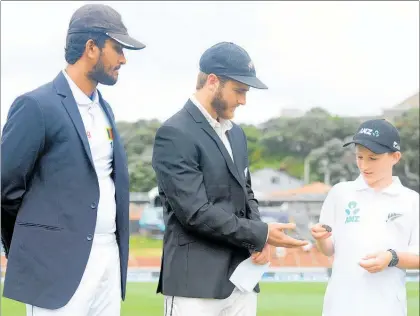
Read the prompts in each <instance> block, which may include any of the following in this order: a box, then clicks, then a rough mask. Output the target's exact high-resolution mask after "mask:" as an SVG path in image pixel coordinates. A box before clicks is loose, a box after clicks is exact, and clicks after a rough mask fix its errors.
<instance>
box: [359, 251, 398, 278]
mask: <svg viewBox="0 0 420 316" xmlns="http://www.w3.org/2000/svg"><path fill="white" fill-rule="evenodd" d="M391 260H392V254H391V253H390V252H389V251H383V252H379V253H375V254H370V255H367V256H365V257H364V258H362V261H361V262H360V263H359V265H360V266H361V267H362V268H363V269H365V270H366V271H368V272H370V273H377V272H381V271H382V270H384V269H385V268H387V267H388V264H389V263H390V262H391Z"/></svg>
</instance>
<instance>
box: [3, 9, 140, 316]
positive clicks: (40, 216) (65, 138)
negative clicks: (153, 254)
mask: <svg viewBox="0 0 420 316" xmlns="http://www.w3.org/2000/svg"><path fill="white" fill-rule="evenodd" d="M144 47H145V45H144V44H142V43H140V42H138V41H136V40H134V39H133V38H131V37H130V36H129V35H128V33H127V29H126V28H125V26H124V24H123V23H122V20H121V16H120V15H119V13H118V12H116V11H115V10H114V9H112V8H111V7H109V6H105V5H99V4H91V5H86V6H83V7H81V8H80V9H78V10H77V11H76V12H75V13H74V14H73V17H72V19H71V21H70V25H69V29H68V35H67V43H66V51H65V57H66V61H67V63H68V66H67V67H66V69H65V70H63V71H61V72H60V73H59V74H58V76H57V77H56V78H55V79H54V80H53V81H52V82H49V83H47V84H45V85H43V86H41V87H39V88H37V89H35V90H33V91H31V92H28V93H25V94H23V95H21V96H19V97H18V98H17V99H16V100H15V101H14V103H13V104H12V106H11V108H10V111H9V114H8V119H7V122H6V124H5V126H4V130H3V135H2V143H1V158H2V159H1V185H2V190H1V237H2V243H3V246H4V248H5V250H6V255H7V258H8V263H7V271H6V279H5V284H4V292H3V294H4V296H5V297H8V298H10V299H13V300H17V301H20V302H23V303H26V304H27V315H29V316H35V315H36V316H116V315H120V305H121V298H122V299H124V297H125V287H126V276H127V264H128V245H129V229H128V228H129V227H128V226H129V214H128V211H129V209H128V207H129V181H128V171H127V161H126V154H125V151H124V146H123V143H122V141H121V139H120V137H119V135H118V132H117V130H116V126H115V119H114V115H113V113H112V109H111V107H110V106H109V104H108V103H107V102H106V101H105V100H104V99H103V98H102V96H101V94H100V93H99V91H98V90H97V89H96V86H97V84H98V83H102V84H105V85H113V84H115V83H116V82H117V79H118V69H119V68H120V67H121V66H122V65H124V64H125V63H126V59H125V57H124V53H123V48H127V49H142V48H144Z"/></svg>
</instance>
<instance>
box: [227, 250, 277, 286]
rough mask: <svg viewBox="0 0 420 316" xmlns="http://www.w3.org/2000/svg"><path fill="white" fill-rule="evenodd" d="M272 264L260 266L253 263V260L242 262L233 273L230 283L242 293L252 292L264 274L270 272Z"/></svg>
mask: <svg viewBox="0 0 420 316" xmlns="http://www.w3.org/2000/svg"><path fill="white" fill-rule="evenodd" d="M269 266H270V262H268V263H266V264H264V265H259V264H255V263H253V262H252V259H251V258H248V259H246V260H244V261H242V262H241V263H240V264H239V265H238V266H237V268H236V269H235V271H233V273H232V275H231V277H230V279H229V280H230V282H232V283H233V284H234V285H235V286H236V287H237V288H238V289H239V290H240V291H242V292H252V291H253V289H254V288H255V286H256V285H257V283H258V282H259V281H260V280H261V278H262V276H263V274H264V273H265V272H267V271H268V268H269Z"/></svg>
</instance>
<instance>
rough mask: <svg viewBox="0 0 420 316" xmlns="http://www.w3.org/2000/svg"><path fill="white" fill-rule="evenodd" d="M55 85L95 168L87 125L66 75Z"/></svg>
mask: <svg viewBox="0 0 420 316" xmlns="http://www.w3.org/2000/svg"><path fill="white" fill-rule="evenodd" d="M54 85H55V87H56V90H57V94H59V95H61V96H62V97H64V98H63V99H62V100H61V102H62V103H63V105H64V107H65V108H66V111H67V113H68V114H69V116H70V118H71V120H72V121H73V124H74V127H75V128H76V131H77V133H78V134H79V137H80V140H81V141H82V143H83V147H84V149H85V152H86V155H87V156H88V159H89V161H90V163H91V164H92V167H94V164H93V159H92V153H91V151H90V146H89V142H88V139H87V136H86V130H85V125H84V124H83V121H82V117H81V116H80V112H79V109H78V107H77V104H76V101H75V100H74V97H73V93H72V92H71V89H70V86H69V85H68V82H67V80H66V78H65V77H64V75H63V74H62V73H61V72H60V73H59V74H58V76H57V77H56V78H55V79H54Z"/></svg>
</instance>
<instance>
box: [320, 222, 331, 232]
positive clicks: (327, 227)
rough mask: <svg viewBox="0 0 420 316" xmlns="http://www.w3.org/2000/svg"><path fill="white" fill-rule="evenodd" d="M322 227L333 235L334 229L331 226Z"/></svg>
mask: <svg viewBox="0 0 420 316" xmlns="http://www.w3.org/2000/svg"><path fill="white" fill-rule="evenodd" d="M322 227H323V228H325V230H326V231H327V232H329V233H331V232H332V228H331V227H330V226H328V225H325V224H324V225H322Z"/></svg>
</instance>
